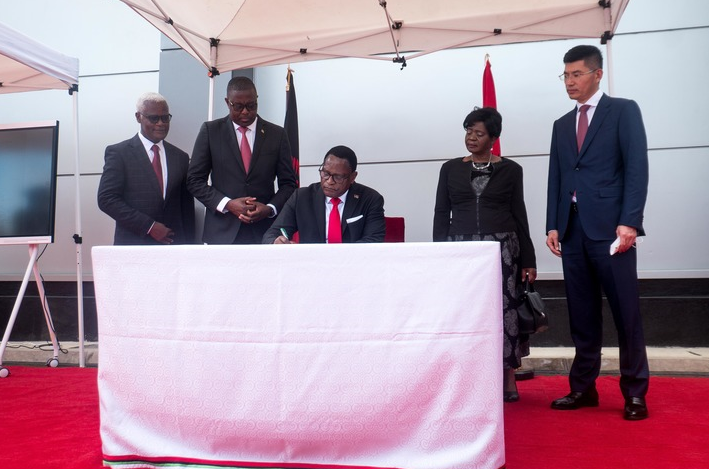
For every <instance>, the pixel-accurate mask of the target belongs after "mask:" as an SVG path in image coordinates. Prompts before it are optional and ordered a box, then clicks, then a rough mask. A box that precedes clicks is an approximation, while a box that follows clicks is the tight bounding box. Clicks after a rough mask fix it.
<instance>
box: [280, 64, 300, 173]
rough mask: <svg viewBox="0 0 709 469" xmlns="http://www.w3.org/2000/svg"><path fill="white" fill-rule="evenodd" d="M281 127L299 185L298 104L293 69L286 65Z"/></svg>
mask: <svg viewBox="0 0 709 469" xmlns="http://www.w3.org/2000/svg"><path fill="white" fill-rule="evenodd" d="M283 128H284V129H285V131H286V135H288V141H289V142H290V151H291V158H292V159H293V169H294V170H295V180H296V183H297V184H298V187H300V148H299V147H300V145H299V142H298V104H297V103H296V100H295V84H294V83H293V70H291V69H290V67H288V74H287V75H286V118H285V121H284V122H283Z"/></svg>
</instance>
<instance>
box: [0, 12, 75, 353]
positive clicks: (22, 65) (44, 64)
mask: <svg viewBox="0 0 709 469" xmlns="http://www.w3.org/2000/svg"><path fill="white" fill-rule="evenodd" d="M78 84H79V60H78V59H76V58H74V57H68V56H66V55H63V54H61V53H59V52H56V51H55V50H53V49H50V48H48V47H47V46H45V45H43V44H40V43H39V42H36V41H34V40H32V39H30V38H29V37H27V36H24V35H23V34H20V33H18V32H17V31H15V30H13V29H11V28H8V27H7V26H5V25H3V24H1V23H0V93H16V92H24V91H38V90H51V89H58V90H68V91H69V93H70V94H71V95H72V101H73V121H74V122H73V125H74V127H73V129H74V148H75V158H74V159H75V168H76V169H75V173H74V180H75V190H76V195H75V197H76V205H75V224H76V234H75V241H76V244H75V245H76V275H77V302H78V313H77V314H78V324H79V350H80V355H79V357H80V358H79V365H80V366H82V367H83V366H85V363H84V311H83V309H84V304H83V298H84V295H83V284H82V280H83V272H82V269H83V267H82V250H81V197H80V190H79V130H78V121H79V119H78V93H77V91H78ZM0 358H1V356H0Z"/></svg>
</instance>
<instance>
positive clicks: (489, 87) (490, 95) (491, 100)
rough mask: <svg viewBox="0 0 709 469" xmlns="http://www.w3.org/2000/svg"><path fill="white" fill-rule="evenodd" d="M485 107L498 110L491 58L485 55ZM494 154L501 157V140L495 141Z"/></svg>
mask: <svg viewBox="0 0 709 469" xmlns="http://www.w3.org/2000/svg"><path fill="white" fill-rule="evenodd" d="M483 107H492V108H495V109H497V96H496V95H495V80H494V79H493V78H492V65H490V56H489V55H488V54H485V71H483ZM492 154H493V155H497V156H500V154H501V153H500V139H499V138H498V139H497V140H495V143H494V145H493V146H492Z"/></svg>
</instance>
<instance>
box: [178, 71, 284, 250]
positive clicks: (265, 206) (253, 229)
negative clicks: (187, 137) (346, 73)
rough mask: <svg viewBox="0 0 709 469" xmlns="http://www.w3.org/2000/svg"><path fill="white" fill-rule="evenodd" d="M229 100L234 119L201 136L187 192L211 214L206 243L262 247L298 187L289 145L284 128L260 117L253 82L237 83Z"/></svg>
mask: <svg viewBox="0 0 709 469" xmlns="http://www.w3.org/2000/svg"><path fill="white" fill-rule="evenodd" d="M224 100H225V101H226V104H227V106H228V107H229V115H228V116H226V117H223V118H221V119H216V120H213V121H210V122H205V123H204V124H202V128H201V129H200V131H199V134H198V135H197V139H196V141H195V144H194V150H193V151H192V160H191V161H190V168H189V172H188V175H187V186H188V187H189V190H190V192H192V195H194V196H195V198H197V200H199V201H200V202H202V203H203V204H204V206H205V207H206V208H207V210H206V213H205V216H204V234H203V236H202V241H204V242H205V243H207V244H259V243H260V242H261V238H262V237H263V234H264V233H265V232H266V230H267V229H268V228H269V227H270V226H271V223H272V222H273V220H274V219H275V216H276V214H277V213H278V211H279V210H280V209H281V207H283V204H285V203H286V200H288V197H290V195H291V194H292V193H293V191H294V190H295V188H296V186H297V184H296V176H295V170H294V169H293V160H292V156H291V151H290V145H289V143H288V137H287V136H286V132H285V130H283V128H282V127H279V126H277V125H275V124H272V123H270V122H267V121H265V120H264V119H262V118H261V117H260V116H258V114H257V109H258V95H257V94H256V86H255V85H254V83H253V82H252V81H251V80H250V79H248V78H246V77H234V78H232V79H231V80H230V81H229V84H228V85H227V96H226V98H225V99H224ZM210 177H211V181H210ZM274 181H277V182H278V191H275V190H274Z"/></svg>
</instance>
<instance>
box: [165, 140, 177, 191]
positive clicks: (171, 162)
mask: <svg viewBox="0 0 709 469" xmlns="http://www.w3.org/2000/svg"><path fill="white" fill-rule="evenodd" d="M163 147H165V161H166V162H167V181H165V201H167V196H168V195H169V194H170V191H171V189H172V188H173V187H174V186H175V184H177V183H179V181H177V180H174V179H175V178H171V177H170V175H171V174H178V173H179V171H178V169H179V168H178V166H177V165H178V161H177V160H176V159H174V158H173V157H172V156H173V155H172V151H171V150H170V148H168V145H167V142H165V141H164V140H163Z"/></svg>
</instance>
